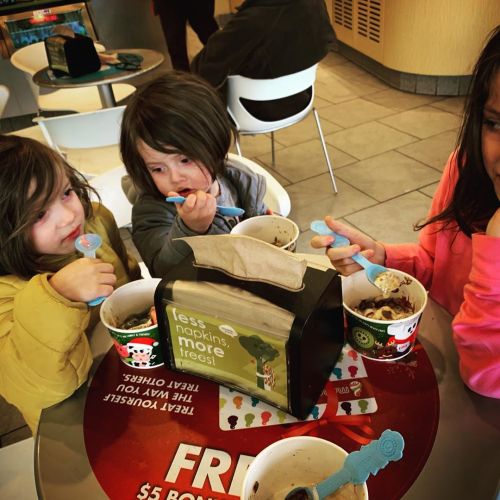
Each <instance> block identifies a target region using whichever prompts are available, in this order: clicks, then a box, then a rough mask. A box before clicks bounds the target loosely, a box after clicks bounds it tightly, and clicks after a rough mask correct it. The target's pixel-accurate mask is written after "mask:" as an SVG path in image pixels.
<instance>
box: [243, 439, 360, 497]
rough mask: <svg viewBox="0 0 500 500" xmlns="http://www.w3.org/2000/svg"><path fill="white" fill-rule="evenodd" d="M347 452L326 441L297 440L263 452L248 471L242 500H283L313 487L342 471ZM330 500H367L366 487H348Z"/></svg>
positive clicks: (283, 441) (284, 440) (276, 445)
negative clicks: (292, 491) (299, 490)
mask: <svg viewBox="0 0 500 500" xmlns="http://www.w3.org/2000/svg"><path fill="white" fill-rule="evenodd" d="M346 456H347V452H346V451H345V450H344V449H343V448H340V446H337V445H336V444H334V443H331V442H330V441H327V440H326V439H321V438H317V437H312V436H296V437H290V438H285V439H281V440H280V441H276V442H275V443H273V444H271V445H269V446H268V447H267V448H264V449H263V450H262V451H261V452H260V453H259V454H258V455H257V456H256V457H255V459H254V461H253V462H252V463H251V464H250V466H249V467H248V470H247V473H246V475H245V479H244V480H243V488H242V491H241V497H240V498H241V500H270V499H271V500H274V499H276V500H278V499H279V500H283V499H284V498H285V496H286V495H287V493H289V492H290V491H291V490H293V489H294V488H295V487H297V486H299V485H300V486H312V485H314V484H316V483H319V482H320V481H323V479H326V478H327V477H328V476H330V475H331V474H333V473H334V472H336V471H337V470H339V469H341V468H342V466H343V465H344V461H345V458H346ZM328 498H332V499H334V498H340V499H348V500H366V499H367V498H368V489H367V487H366V483H363V484H359V485H356V486H355V485H353V484H350V483H349V484H346V485H344V486H342V487H341V488H340V489H339V490H337V491H336V492H335V493H333V494H332V495H330V496H329V497H328Z"/></svg>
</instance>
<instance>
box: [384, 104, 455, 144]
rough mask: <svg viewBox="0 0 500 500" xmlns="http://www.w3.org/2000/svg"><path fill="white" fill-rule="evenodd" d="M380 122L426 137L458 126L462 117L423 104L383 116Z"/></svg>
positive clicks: (421, 137)
mask: <svg viewBox="0 0 500 500" xmlns="http://www.w3.org/2000/svg"><path fill="white" fill-rule="evenodd" d="M380 122H382V123H384V124H386V125H390V126H391V127H394V128H395V129H397V130H401V131H402V132H406V133H408V134H412V135H414V136H416V137H419V138H420V139H425V138H427V137H431V136H433V135H436V134H439V133H441V132H445V131H447V130H451V129H455V128H457V127H458V126H459V125H460V118H459V117H458V116H457V115H454V114H452V113H448V112H446V111H442V110H440V109H437V108H433V107H431V106H421V107H419V108H416V109H412V110H409V111H403V112H402V113H399V114H397V115H393V116H389V117H387V118H382V119H381V120H380Z"/></svg>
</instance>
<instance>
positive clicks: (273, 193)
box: [228, 153, 291, 217]
mask: <svg viewBox="0 0 500 500" xmlns="http://www.w3.org/2000/svg"><path fill="white" fill-rule="evenodd" d="M228 160H229V162H230V163H231V164H232V165H234V166H236V167H239V166H242V165H243V166H245V167H247V168H248V169H250V170H252V171H253V172H255V173H257V174H260V175H262V176H263V177H264V178H265V179H266V194H265V196H264V203H265V204H266V206H267V207H268V208H270V209H271V210H272V211H273V212H274V213H275V214H279V215H283V216H284V217H286V216H288V214H289V213H290V209H291V203H290V196H288V193H287V192H286V190H285V188H284V187H283V186H282V185H281V184H280V183H279V182H278V181H277V180H276V178H275V177H273V176H272V175H271V174H270V173H269V172H268V171H267V170H266V169H265V168H264V167H261V166H260V165H259V164H258V163H255V162H254V161H252V160H249V159H248V158H245V157H243V156H239V155H235V154H233V153H229V154H228Z"/></svg>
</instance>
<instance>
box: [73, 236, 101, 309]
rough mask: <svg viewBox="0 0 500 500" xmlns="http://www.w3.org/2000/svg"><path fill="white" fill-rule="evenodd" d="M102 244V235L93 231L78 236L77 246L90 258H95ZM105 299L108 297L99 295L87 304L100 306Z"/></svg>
mask: <svg viewBox="0 0 500 500" xmlns="http://www.w3.org/2000/svg"><path fill="white" fill-rule="evenodd" d="M101 245H102V239H101V237H100V236H99V235H98V234H93V233H88V234H82V235H80V236H78V238H77V239H76V241H75V248H76V249H77V250H78V251H79V252H82V253H83V255H84V256H85V257H88V258H89V259H95V252H96V250H97V249H98V248H99V247H100V246H101ZM105 299H106V297H97V298H96V299H94V300H91V301H90V302H87V304H88V305H89V306H98V305H99V304H100V303H101V302H103V301H104V300H105Z"/></svg>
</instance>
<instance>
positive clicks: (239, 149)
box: [234, 136, 243, 156]
mask: <svg viewBox="0 0 500 500" xmlns="http://www.w3.org/2000/svg"><path fill="white" fill-rule="evenodd" d="M234 145H235V146H236V151H237V152H238V155H239V156H243V155H242V154H241V147H240V140H239V139H238V136H236V137H235V138H234Z"/></svg>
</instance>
